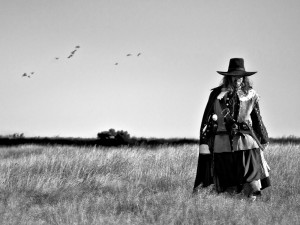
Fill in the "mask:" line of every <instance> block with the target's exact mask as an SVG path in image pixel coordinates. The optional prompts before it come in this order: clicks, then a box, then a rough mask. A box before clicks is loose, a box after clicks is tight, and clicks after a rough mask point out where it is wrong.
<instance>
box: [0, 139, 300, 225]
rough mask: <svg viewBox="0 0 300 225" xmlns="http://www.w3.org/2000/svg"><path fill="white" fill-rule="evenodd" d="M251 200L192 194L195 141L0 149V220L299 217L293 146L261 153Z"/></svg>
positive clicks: (297, 149)
mask: <svg viewBox="0 0 300 225" xmlns="http://www.w3.org/2000/svg"><path fill="white" fill-rule="evenodd" d="M265 156H266V159H267V161H268V163H269V164H270V167H271V181H272V187H271V188H268V189H266V190H264V191H263V195H262V197H261V198H260V199H258V200H257V201H256V202H253V203H251V202H249V201H248V200H247V199H246V198H244V197H243V196H241V195H229V194H216V193H214V192H213V190H212V188H206V189H203V190H201V191H200V193H198V194H197V195H193V194H192V188H193V183H194V179H195V173H196V167H197V158H198V146H197V145H182V146H167V145H166V146H160V147H157V148H147V147H119V148H103V147H80V148H79V147H62V146H35V145H24V146H18V147H2V148H0V224H3V225H6V224H30V225H34V224H38V225H40V224H163V225H165V224H178V225H179V224H300V178H299V175H300V166H299V165H300V164H299V161H300V145H295V144H282V145H279V144H271V145H270V146H269V148H268V149H267V150H266V152H265Z"/></svg>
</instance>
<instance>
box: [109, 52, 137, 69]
mask: <svg viewBox="0 0 300 225" xmlns="http://www.w3.org/2000/svg"><path fill="white" fill-rule="evenodd" d="M141 54H142V53H141V52H139V53H138V54H137V55H136V56H137V57H139V56H140V55H141ZM126 56H127V57H128V56H132V54H131V53H128V54H127V55H126ZM117 65H119V63H118V62H116V63H115V66H117Z"/></svg>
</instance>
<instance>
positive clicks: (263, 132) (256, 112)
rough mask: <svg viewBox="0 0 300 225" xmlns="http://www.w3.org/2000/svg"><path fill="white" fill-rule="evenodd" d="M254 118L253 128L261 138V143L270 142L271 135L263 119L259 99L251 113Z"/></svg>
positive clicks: (252, 118)
mask: <svg viewBox="0 0 300 225" xmlns="http://www.w3.org/2000/svg"><path fill="white" fill-rule="evenodd" d="M250 116H251V120H252V127H253V130H254V132H255V134H256V136H257V138H258V139H259V141H260V143H261V144H266V143H268V142H269V136H268V132H267V129H266V127H265V125H264V123H263V121H262V117H261V115H260V109H259V104H258V101H257V102H256V103H255V105H254V108H253V110H252V112H251V114H250Z"/></svg>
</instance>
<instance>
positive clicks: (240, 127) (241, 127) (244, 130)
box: [216, 122, 251, 135]
mask: <svg viewBox="0 0 300 225" xmlns="http://www.w3.org/2000/svg"><path fill="white" fill-rule="evenodd" d="M232 131H233V132H234V133H235V134H242V135H243V134H251V130H250V129H249V127H248V125H247V124H246V123H243V122H242V123H233V124H232V125H231V132H230V131H217V132H216V135H222V134H228V135H230V134H232Z"/></svg>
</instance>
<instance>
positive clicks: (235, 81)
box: [231, 76, 244, 87]
mask: <svg viewBox="0 0 300 225" xmlns="http://www.w3.org/2000/svg"><path fill="white" fill-rule="evenodd" d="M243 80H244V77H243V76H232V77H231V81H232V83H233V85H234V86H235V87H240V86H241V85H242V83H243Z"/></svg>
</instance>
